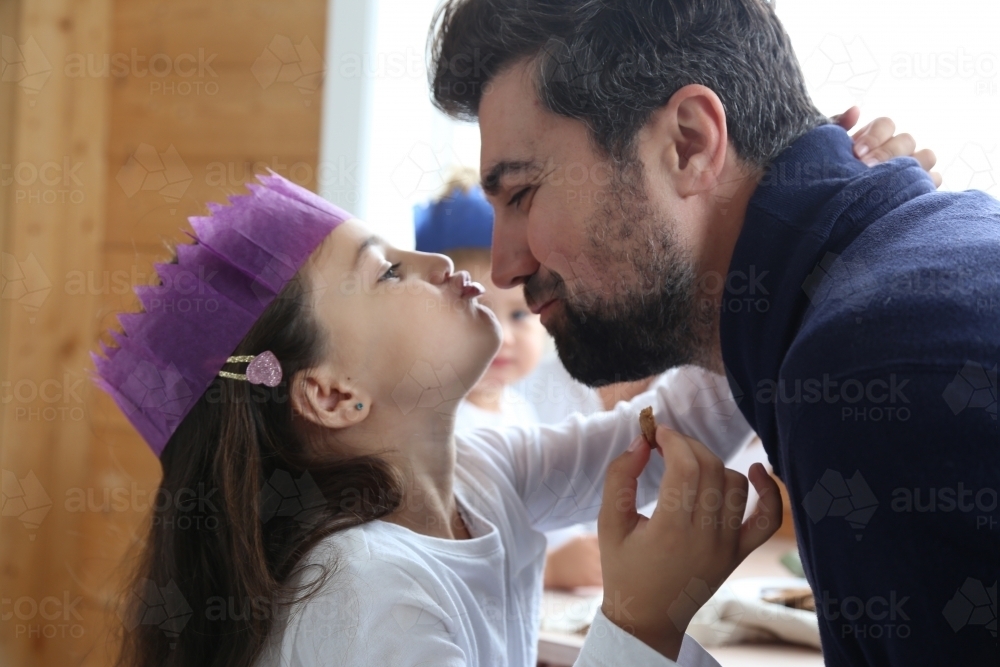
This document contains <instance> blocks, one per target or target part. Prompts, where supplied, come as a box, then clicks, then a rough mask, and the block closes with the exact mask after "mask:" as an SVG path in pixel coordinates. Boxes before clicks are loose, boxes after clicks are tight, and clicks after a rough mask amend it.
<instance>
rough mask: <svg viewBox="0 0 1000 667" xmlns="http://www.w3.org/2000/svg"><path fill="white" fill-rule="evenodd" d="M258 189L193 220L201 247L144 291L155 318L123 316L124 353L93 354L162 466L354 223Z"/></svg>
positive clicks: (303, 195)
mask: <svg viewBox="0 0 1000 667" xmlns="http://www.w3.org/2000/svg"><path fill="white" fill-rule="evenodd" d="M257 180H258V181H259V182H260V184H259V185H258V184H256V183H254V184H250V185H249V186H248V187H249V189H250V193H249V194H247V195H242V196H237V197H230V198H229V202H230V206H225V205H222V204H216V203H210V204H208V209H209V211H210V212H211V215H209V216H207V217H192V218H188V220H189V221H190V222H191V226H192V227H193V228H194V231H195V234H196V235H195V236H192V238H194V239H195V243H193V244H186V245H179V246H177V263H176V264H165V263H160V264H156V265H155V267H156V272H157V274H158V275H159V277H160V280H161V282H162V283H163V284H162V285H155V286H154V285H143V286H139V287H136V288H135V292H136V294H137V295H138V296H139V300H140V301H141V302H142V305H143V308H144V310H145V312H139V313H123V314H120V315H119V316H118V320H119V322H121V325H122V328H123V329H124V330H125V331H124V334H120V333H118V332H115V331H112V332H111V336H112V337H113V338H114V340H115V341H116V342H117V344H118V346H117V347H109V346H107V345H105V344H104V343H101V348H102V350H103V352H104V355H105V356H104V357H101V356H100V355H97V354H95V353H93V352H91V358H92V359H93V360H94V365H95V366H96V369H97V377H96V378H95V379H94V380H95V383H96V384H97V385H98V386H99V387H101V388H102V389H103V390H104V391H106V392H108V393H109V394H110V395H111V397H112V398H114V400H115V403H117V404H118V407H120V408H121V410H122V412H124V413H125V416H126V417H128V419H129V421H130V422H132V425H133V426H135V428H136V430H137V431H139V433H140V434H141V435H142V437H143V438H144V439H145V440H146V442H147V443H149V446H150V447H151V448H152V449H153V452H154V453H156V455H157V456H160V454H161V453H162V452H163V448H164V447H165V446H166V444H167V441H168V440H170V437H171V436H172V435H173V433H174V431H176V430H177V427H178V426H179V425H180V423H181V420H183V419H184V417H185V416H187V414H188V412H190V411H191V408H192V407H194V404H195V403H196V402H197V401H198V399H199V398H200V397H201V395H202V394H203V393H205V390H206V389H208V387H209V385H210V384H211V383H212V380H214V379H215V377H216V375H217V374H218V372H219V371H220V370H221V369H222V367H223V365H225V363H226V359H227V358H228V357H229V356H230V355H232V354H233V351H234V350H235V349H236V346H237V345H239V343H240V341H242V340H243V338H244V337H245V336H246V335H247V333H248V332H249V331H250V328H251V327H252V326H253V324H254V322H256V321H257V319H258V318H259V317H260V316H261V314H262V313H263V312H264V310H265V309H266V308H267V306H268V305H269V304H270V303H271V302H272V301H273V300H274V298H275V297H276V296H277V295H278V293H279V292H280V291H281V289H282V288H283V287H284V286H285V285H286V284H287V283H288V281H289V280H291V279H292V278H293V277H294V276H295V274H296V273H297V272H298V270H299V268H301V266H302V265H303V264H304V263H305V261H306V259H308V258H309V256H310V255H311V254H312V252H313V250H315V249H316V248H317V247H318V246H319V244H320V243H321V242H322V241H323V239H325V238H326V237H327V235H328V234H329V233H330V232H332V231H333V230H334V229H335V228H336V227H337V226H338V225H340V224H341V223H342V222H344V221H345V220H348V219H350V218H351V217H352V216H351V215H350V214H348V213H347V212H346V211H343V210H341V209H340V208H338V207H336V206H334V205H333V204H331V203H329V202H328V201H326V200H325V199H323V198H321V197H319V196H318V195H315V194H313V193H312V192H309V191H308V190H306V189H304V188H301V187H299V186H298V185H295V184H294V183H292V182H290V181H288V180H286V179H284V178H282V177H281V176H279V175H277V174H275V173H273V172H272V173H271V174H269V175H267V176H259V177H258V178H257ZM253 352H254V353H255V354H256V353H260V352H264V350H254V351H253ZM105 357H106V358H105Z"/></svg>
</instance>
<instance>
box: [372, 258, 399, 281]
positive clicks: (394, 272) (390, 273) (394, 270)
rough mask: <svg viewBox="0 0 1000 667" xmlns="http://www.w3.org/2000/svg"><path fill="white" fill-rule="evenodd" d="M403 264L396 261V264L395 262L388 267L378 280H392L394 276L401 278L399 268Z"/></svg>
mask: <svg viewBox="0 0 1000 667" xmlns="http://www.w3.org/2000/svg"><path fill="white" fill-rule="evenodd" d="M401 264H402V263H401V262H396V263H395V264H393V265H392V266H390V267H389V268H388V269H386V272H385V273H383V274H382V275H381V276H379V279H378V281H379V282H382V281H383V280H390V279H392V278H399V271H398V269H399V267H400V265H401Z"/></svg>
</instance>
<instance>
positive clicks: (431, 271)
mask: <svg viewBox="0 0 1000 667" xmlns="http://www.w3.org/2000/svg"><path fill="white" fill-rule="evenodd" d="M428 257H429V259H428V266H427V280H428V281H429V282H431V283H433V284H435V285H440V284H441V283H443V282H445V281H446V280H448V278H450V277H451V275H452V274H453V273H455V264H454V262H452V261H451V257H448V256H447V255H438V254H429V255H428Z"/></svg>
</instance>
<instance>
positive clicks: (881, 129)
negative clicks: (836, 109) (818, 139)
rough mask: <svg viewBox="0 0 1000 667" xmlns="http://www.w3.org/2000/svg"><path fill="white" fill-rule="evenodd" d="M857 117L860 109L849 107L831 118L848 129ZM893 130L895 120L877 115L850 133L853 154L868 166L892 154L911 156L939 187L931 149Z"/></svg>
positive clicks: (939, 181) (855, 123)
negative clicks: (877, 116) (918, 148)
mask: <svg viewBox="0 0 1000 667" xmlns="http://www.w3.org/2000/svg"><path fill="white" fill-rule="evenodd" d="M860 117H861V109H859V108H858V107H851V108H850V109H848V110H847V111H845V112H844V113H842V114H840V115H839V116H834V117H833V118H831V119H830V120H832V121H833V122H834V123H836V124H837V125H839V126H840V127H842V128H844V129H845V130H850V129H851V128H852V127H854V126H855V125H857V123H858V118H860ZM895 132H896V123H894V122H893V121H892V119H891V118H876V119H875V120H873V121H872V122H870V123H868V124H867V125H865V126H864V127H863V128H861V129H860V130H858V131H857V132H855V133H854V134H853V135H852V136H853V138H854V154H855V155H856V156H857V157H858V159H859V160H861V161H862V162H864V163H865V164H867V165H868V166H872V165H876V164H879V163H880V162H886V161H888V160H891V159H892V158H894V157H912V158H913V159H914V160H916V161H917V162H919V163H920V166H921V167H923V168H924V171H926V172H927V173H929V174H930V176H931V179H932V180H933V181H934V185H935V186H936V187H941V174H939V173H938V172H936V171H931V169H933V168H934V165H935V164H937V156H935V155H934V151H932V150H930V149H927V148H925V149H924V150H922V151H918V150H917V142H916V141H914V139H913V137H912V136H910V135H909V134H905V133H904V134H900V135H896V136H893V135H894V134H895Z"/></svg>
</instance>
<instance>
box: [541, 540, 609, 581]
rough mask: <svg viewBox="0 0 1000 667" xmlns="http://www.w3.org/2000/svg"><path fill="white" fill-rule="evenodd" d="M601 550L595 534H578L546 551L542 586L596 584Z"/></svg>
mask: <svg viewBox="0 0 1000 667" xmlns="http://www.w3.org/2000/svg"><path fill="white" fill-rule="evenodd" d="M602 583H603V578H602V577H601V549H600V546H598V543H597V535H580V536H578V537H574V538H573V539H571V540H569V541H567V542H566V544H564V545H562V546H561V547H559V548H558V549H553V550H552V551H550V552H549V554H548V557H547V558H546V560H545V587H546V588H577V587H580V586H600V585H601V584H602Z"/></svg>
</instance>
